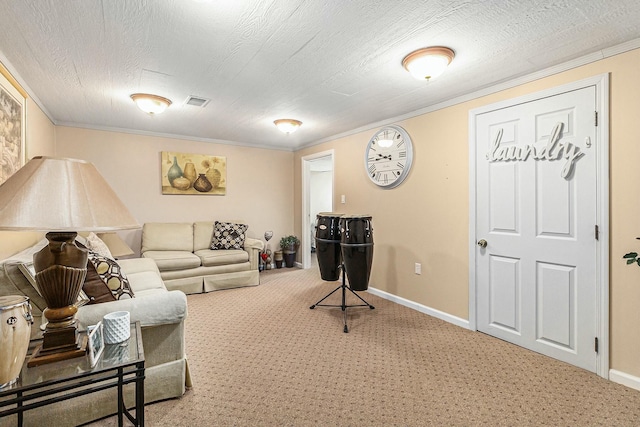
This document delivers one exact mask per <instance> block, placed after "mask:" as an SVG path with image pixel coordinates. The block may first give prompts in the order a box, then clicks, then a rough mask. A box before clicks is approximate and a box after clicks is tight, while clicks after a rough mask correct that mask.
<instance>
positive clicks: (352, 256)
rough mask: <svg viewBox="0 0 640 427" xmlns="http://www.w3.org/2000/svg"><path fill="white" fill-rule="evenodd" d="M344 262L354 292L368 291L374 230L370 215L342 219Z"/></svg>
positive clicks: (343, 217) (341, 244) (341, 242)
mask: <svg viewBox="0 0 640 427" xmlns="http://www.w3.org/2000/svg"><path fill="white" fill-rule="evenodd" d="M340 232H341V240H340V246H341V248H342V260H343V262H344V268H345V271H346V272H347V278H348V279H349V287H350V288H351V289H352V290H354V291H366V290H367V288H368V287H369V274H370V273H371V262H372V261H373V228H372V227H371V216H369V215H344V216H342V218H340Z"/></svg>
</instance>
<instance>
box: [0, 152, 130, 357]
mask: <svg viewBox="0 0 640 427" xmlns="http://www.w3.org/2000/svg"><path fill="white" fill-rule="evenodd" d="M139 227H140V226H139V225H138V223H137V221H136V220H135V219H134V218H133V216H132V215H131V213H130V212H129V210H128V209H127V208H126V207H125V206H124V204H123V203H122V201H121V200H120V199H119V198H118V196H117V195H116V193H115V192H114V191H113V189H112V188H111V187H110V186H109V184H107V182H106V181H105V180H104V178H103V177H102V176H101V175H100V173H99V172H98V170H97V169H96V168H95V166H94V165H93V164H91V163H88V162H85V161H82V160H75V159H60V158H52V157H34V158H33V159H31V160H30V161H29V162H28V163H27V164H26V165H25V166H23V167H22V168H21V169H19V170H18V171H17V172H16V173H15V174H13V175H12V176H11V177H9V179H7V181H5V182H4V183H3V184H2V185H0V230H30V231H45V232H47V234H46V238H47V240H48V241H49V244H48V245H47V246H45V247H44V248H43V249H42V250H41V251H39V252H38V253H36V254H34V255H33V265H34V268H35V272H36V275H35V278H36V283H37V285H38V289H39V291H40V293H41V295H42V297H43V299H44V300H45V302H46V303H47V308H46V309H45V310H44V312H43V314H44V316H45V317H46V318H47V320H48V324H47V327H46V330H45V331H44V338H43V341H42V344H41V345H40V346H38V347H37V348H36V349H35V350H34V353H33V355H32V357H31V359H30V360H29V362H28V365H29V366H36V365H40V364H44V363H49V362H55V361H59V360H66V359H70V358H73V357H79V356H83V355H84V354H85V351H86V339H85V340H83V342H78V331H77V324H76V319H75V314H76V312H77V311H78V308H77V307H76V306H75V302H76V301H77V299H78V294H79V293H80V290H81V289H82V285H83V283H84V279H85V276H86V274H87V250H86V249H84V248H79V247H77V246H76V244H75V238H76V236H77V232H78V231H94V232H101V231H112V230H121V229H131V228H139Z"/></svg>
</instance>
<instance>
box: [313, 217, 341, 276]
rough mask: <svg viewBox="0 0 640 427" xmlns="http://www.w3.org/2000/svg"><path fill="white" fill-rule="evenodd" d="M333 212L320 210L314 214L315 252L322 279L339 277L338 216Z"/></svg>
mask: <svg viewBox="0 0 640 427" xmlns="http://www.w3.org/2000/svg"><path fill="white" fill-rule="evenodd" d="M341 216H342V214H339V213H335V212H321V213H319V214H318V215H317V216H316V254H317V257H318V267H320V277H322V280H327V281H334V280H338V279H339V278H340V270H339V268H338V267H340V261H341V260H340V217H341Z"/></svg>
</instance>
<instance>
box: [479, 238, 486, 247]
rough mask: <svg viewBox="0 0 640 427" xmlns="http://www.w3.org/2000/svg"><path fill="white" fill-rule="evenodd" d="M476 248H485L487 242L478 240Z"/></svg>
mask: <svg viewBox="0 0 640 427" xmlns="http://www.w3.org/2000/svg"><path fill="white" fill-rule="evenodd" d="M478 246H480V247H481V248H486V247H487V241H486V240H484V239H480V240H478Z"/></svg>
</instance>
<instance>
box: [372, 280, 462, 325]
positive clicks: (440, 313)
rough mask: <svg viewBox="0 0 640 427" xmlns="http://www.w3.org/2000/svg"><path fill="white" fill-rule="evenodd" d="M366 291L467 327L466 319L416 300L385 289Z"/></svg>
mask: <svg viewBox="0 0 640 427" xmlns="http://www.w3.org/2000/svg"><path fill="white" fill-rule="evenodd" d="M367 292H369V293H371V294H373V295H376V296H379V297H380V298H384V299H386V300H389V301H393V302H395V303H398V304H400V305H404V306H405V307H409V308H412V309H414V310H416V311H419V312H420V313H424V314H428V315H429V316H433V317H436V318H438V319H440V320H444V321H445V322H449V323H453V324H454V325H456V326H460V327H461V328H465V329H469V321H468V320H466V319H462V318H460V317H457V316H453V315H451V314H449V313H445V312H444V311H440V310H436V309H435V308H431V307H427V306H426V305H422V304H418V303H417V302H413V301H410V300H408V299H405V298H402V297H399V296H397V295H393V294H390V293H388V292H385V291H381V290H379V289H376V288H369V289H368V290H367Z"/></svg>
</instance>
